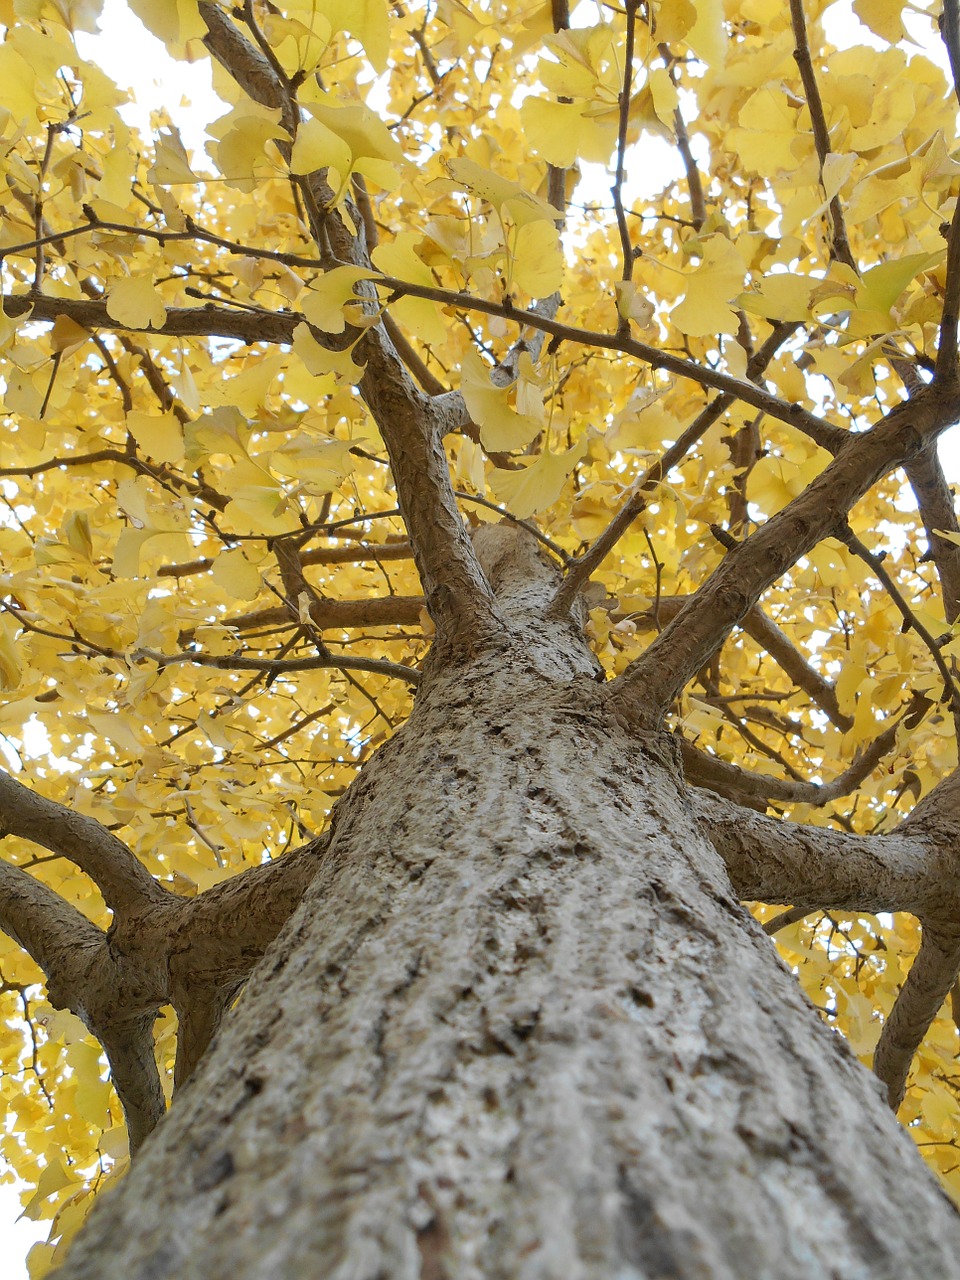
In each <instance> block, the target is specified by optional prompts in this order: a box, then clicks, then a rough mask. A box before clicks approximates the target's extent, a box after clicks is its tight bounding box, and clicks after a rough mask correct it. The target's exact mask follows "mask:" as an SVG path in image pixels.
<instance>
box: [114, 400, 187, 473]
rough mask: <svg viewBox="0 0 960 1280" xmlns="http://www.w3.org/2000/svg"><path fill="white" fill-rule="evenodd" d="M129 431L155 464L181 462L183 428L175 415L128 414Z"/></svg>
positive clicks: (169, 413) (167, 413) (168, 412)
mask: <svg viewBox="0 0 960 1280" xmlns="http://www.w3.org/2000/svg"><path fill="white" fill-rule="evenodd" d="M127 429H128V431H129V432H130V434H131V435H132V436H133V438H134V440H136V442H137V444H138V445H139V446H140V447H141V449H143V451H144V452H145V453H146V454H147V455H148V456H149V457H151V458H153V460H154V461H155V462H179V461H180V459H181V458H182V457H183V427H182V426H181V425H180V420H179V419H178V418H177V416H176V414H175V413H171V412H170V411H169V410H168V411H167V412H166V413H139V412H134V413H128V414H127Z"/></svg>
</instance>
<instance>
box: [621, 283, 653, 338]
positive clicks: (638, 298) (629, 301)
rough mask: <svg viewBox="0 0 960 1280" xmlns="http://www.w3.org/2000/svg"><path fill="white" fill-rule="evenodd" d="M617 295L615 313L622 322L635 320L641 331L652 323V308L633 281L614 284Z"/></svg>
mask: <svg viewBox="0 0 960 1280" xmlns="http://www.w3.org/2000/svg"><path fill="white" fill-rule="evenodd" d="M614 291H615V293H616V295H617V312H618V314H619V315H621V316H622V317H623V318H624V320H635V321H636V322H637V324H638V325H639V326H640V328H641V329H646V328H647V327H648V326H649V325H650V324H651V323H652V321H653V312H654V306H653V303H652V302H651V301H650V299H649V298H648V297H647V295H646V294H645V293H641V291H640V288H639V286H638V285H637V283H636V281H634V280H617V281H616V282H615V284H614Z"/></svg>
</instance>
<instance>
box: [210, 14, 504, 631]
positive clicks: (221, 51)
mask: <svg viewBox="0 0 960 1280" xmlns="http://www.w3.org/2000/svg"><path fill="white" fill-rule="evenodd" d="M200 13H201V15H202V17H203V19H204V21H205V22H206V24H207V27H208V30H209V35H208V36H207V37H206V38H205V43H206V45H207V47H208V48H209V49H210V52H211V53H212V54H213V56H214V57H215V58H217V60H218V61H219V62H220V63H221V64H222V65H223V66H224V67H225V69H226V70H227V71H228V72H229V73H230V74H231V75H232V76H233V77H234V79H235V80H236V81H237V83H238V84H239V85H240V86H241V87H242V88H243V89H245V90H246V91H247V92H248V93H250V94H251V96H253V97H255V98H256V99H257V100H258V101H260V102H262V103H265V104H266V105H268V106H271V107H279V108H281V110H283V109H284V107H285V105H286V104H287V102H288V94H287V87H286V86H285V85H284V84H283V82H282V80H281V79H280V78H279V77H278V75H277V73H276V71H275V70H274V68H273V67H271V66H270V63H269V62H268V61H267V59H265V58H264V56H263V54H262V52H260V51H259V50H257V49H255V48H254V47H253V46H252V45H250V43H249V41H247V40H246V39H245V37H244V36H243V35H242V34H241V32H240V31H239V30H238V29H237V28H236V27H235V26H234V24H233V23H232V22H231V21H230V20H229V18H227V17H226V15H225V14H224V13H223V12H222V11H221V10H220V9H218V8H217V7H216V6H214V5H212V4H210V3H209V2H208V0H201V4H200ZM293 123H294V124H296V123H297V121H296V119H294V120H293ZM284 149H285V144H284V145H283V146H282V147H281V150H284ZM301 186H302V189H303V191H304V194H305V196H306V197H307V198H308V199H307V202H308V206H311V207H312V209H313V212H312V216H311V221H312V223H313V232H314V237H315V239H316V240H317V244H318V248H319V249H320V251H321V255H322V254H323V253H324V249H325V246H326V245H327V244H329V247H330V248H331V249H332V250H333V254H334V256H335V258H336V259H337V260H338V261H341V262H345V263H350V264H353V265H355V266H361V267H363V268H365V269H370V267H371V263H370V258H369V254H368V252H367V248H366V245H365V244H364V243H363V240H362V238H361V236H360V234H359V232H358V233H354V232H353V231H351V230H349V229H348V227H347V225H346V223H345V222H344V219H343V218H342V217H341V216H340V214H339V213H338V212H337V210H336V209H335V208H334V193H333V192H332V191H331V189H330V188H329V186H328V185H327V182H326V179H325V176H324V175H323V174H321V173H316V174H312V175H310V176H309V178H307V179H305V180H304V182H303V183H302V184H301ZM354 214H356V217H354V216H353V215H354ZM351 222H352V224H353V226H354V227H361V228H362V225H363V224H362V219H361V218H360V215H359V213H357V211H356V210H355V209H353V210H352V211H351ZM359 288H360V296H361V298H364V299H365V300H366V305H367V309H368V311H369V312H370V314H371V316H378V315H379V311H380V307H379V303H378V302H377V299H376V290H375V289H372V288H371V287H370V286H369V284H368V283H367V282H362V283H361V285H360V286H359ZM358 353H359V355H360V356H361V358H362V359H363V360H364V362H365V363H364V369H363V373H362V375H361V376H360V377H359V379H358V382H357V389H358V390H359V392H360V395H361V396H362V397H363V399H364V400H365V401H366V404H367V406H368V408H369V409H370V412H371V413H372V415H373V418H374V420H375V422H376V424H377V427H378V428H379V430H380V434H381V435H382V436H383V440H384V443H385V444H386V446H387V452H388V454H389V456H390V466H391V470H392V472H393V478H394V482H395V484H396V486H397V496H398V499H399V505H400V509H401V511H402V513H403V517H404V520H405V522H406V525H407V529H408V530H409V533H410V541H411V544H412V546H413V549H414V557H415V560H416V564H417V569H418V571H419V574H420V580H421V582H422V583H423V589H424V595H425V597H426V602H427V609H428V610H429V612H430V614H431V616H432V618H433V620H434V622H435V624H436V627H437V634H438V639H441V640H447V641H450V642H451V643H454V644H455V645H458V646H465V647H466V648H471V647H473V646H474V645H475V644H477V643H478V642H480V641H481V640H482V639H483V638H485V637H489V636H492V635H494V634H496V633H498V632H499V631H500V630H501V629H502V626H503V620H502V619H501V618H500V616H499V612H498V610H497V607H496V602H495V600H494V597H493V594H492V592H491V591H490V588H489V585H488V584H487V582H486V580H485V578H484V576H483V572H482V571H481V569H480V566H479V564H478V562H477V558H476V555H475V554H474V551H473V546H472V544H471V542H470V538H469V535H468V533H467V530H466V527H465V525H464V522H463V519H462V517H461V515H460V512H459V510H458V508H457V504H456V499H455V498H454V496H453V488H452V485H451V482H450V471H449V467H448V464H447V459H446V455H445V453H444V451H443V446H442V434H443V419H442V418H441V417H440V415H438V414H437V413H436V412H435V411H434V409H433V401H432V400H431V398H430V397H429V396H427V395H426V394H425V393H424V392H422V391H421V390H420V389H419V388H418V387H417V386H416V384H415V383H414V381H413V379H412V378H411V376H410V373H409V372H408V370H407V367H406V365H405V364H404V363H403V361H402V360H401V358H400V356H399V355H398V354H397V350H396V348H395V346H394V345H393V343H392V342H391V340H390V338H389V336H388V335H387V333H386V330H385V329H384V326H383V324H382V322H378V323H376V324H374V325H371V327H370V328H368V329H367V330H366V332H365V333H364V334H363V336H362V337H361V339H360V342H359V346H358Z"/></svg>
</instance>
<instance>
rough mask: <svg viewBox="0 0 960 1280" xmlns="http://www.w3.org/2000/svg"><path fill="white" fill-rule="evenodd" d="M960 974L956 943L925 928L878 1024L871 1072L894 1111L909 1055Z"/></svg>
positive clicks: (904, 1082) (958, 943) (959, 948)
mask: <svg viewBox="0 0 960 1280" xmlns="http://www.w3.org/2000/svg"><path fill="white" fill-rule="evenodd" d="M958 971H960V939H958V938H957V937H956V935H942V934H939V933H937V932H936V931H935V930H932V929H929V928H927V927H926V926H925V927H924V930H923V938H922V940H921V943H920V950H919V951H918V952H917V955H916V958H915V959H914V962H913V965H912V966H911V969H910V972H909V973H908V974H907V978H906V981H905V982H904V984H903V986H902V987H901V988H900V991H899V993H898V995H897V998H896V1000H895V1002H894V1005H893V1008H892V1009H891V1010H890V1015H889V1017H888V1018H887V1020H886V1022H885V1023H884V1024H883V1030H882V1031H881V1032H880V1039H879V1040H878V1041H877V1047H876V1050H875V1052H874V1055H873V1070H874V1073H875V1074H876V1076H877V1077H878V1079H879V1080H880V1081H881V1083H882V1084H883V1085H885V1086H886V1090H887V1098H888V1100H889V1102H890V1106H891V1107H892V1108H893V1110H894V1111H896V1110H897V1108H898V1107H899V1106H900V1103H901V1102H902V1101H903V1095H904V1093H905V1091H906V1087H907V1074H908V1073H909V1071H910V1064H911V1062H912V1061H913V1055H914V1054H915V1053H916V1051H917V1049H918V1048H919V1047H920V1044H921V1042H922V1040H923V1037H924V1036H925V1035H926V1034H927V1031H928V1029H929V1027H930V1024H931V1022H933V1020H934V1018H935V1017H936V1016H937V1013H938V1011H939V1009H940V1006H941V1005H942V1004H943V1002H944V1001H945V1000H946V998H947V996H948V995H949V994H950V989H951V987H952V986H953V984H954V982H955V981H956V978H957V973H958Z"/></svg>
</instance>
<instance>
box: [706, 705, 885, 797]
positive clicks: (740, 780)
mask: <svg viewBox="0 0 960 1280" xmlns="http://www.w3.org/2000/svg"><path fill="white" fill-rule="evenodd" d="M899 725H900V720H899V719H897V720H896V721H895V722H894V723H893V724H891V725H889V726H888V728H886V729H884V731H883V733H881V734H878V736H877V737H876V738H874V740H873V741H872V742H871V743H870V744H869V745H868V746H866V747H865V748H864V749H863V750H862V751H859V752H858V753H857V755H856V756H855V757H854V759H853V762H852V763H851V764H850V765H848V767H847V768H846V769H844V771H843V772H842V773H840V774H838V775H837V777H835V778H833V779H832V781H830V782H803V781H798V780H797V779H796V778H774V777H771V776H769V775H768V774H764V773H753V772H752V771H751V770H749V769H743V768H741V767H740V766H739V765H736V764H731V763H730V762H729V761H727V760H720V759H719V758H718V757H717V756H712V755H709V754H708V753H707V752H706V751H701V750H699V749H698V748H697V747H695V746H693V745H692V744H691V743H688V742H684V743H683V746H682V749H683V768H684V773H685V775H686V778H687V780H688V781H689V782H692V783H693V784H694V786H697V787H705V788H706V789H707V790H708V791H713V792H714V793H715V794H716V795H720V796H726V797H727V798H728V799H730V800H735V801H736V802H737V803H739V804H747V805H749V806H750V807H751V808H755V809H760V811H761V812H762V811H763V810H764V809H765V808H766V806H767V804H769V803H771V802H773V803H780V804H809V805H815V806H817V807H818V808H819V807H822V806H823V805H825V804H830V803H831V802H832V801H833V800H839V799H840V797H841V796H846V795H849V794H850V793H851V792H852V791H855V790H856V789H857V787H859V786H860V784H861V783H862V782H863V781H864V779H865V778H869V776H870V774H871V773H873V771H874V769H875V768H876V767H877V765H878V764H879V763H880V761H881V760H882V759H883V757H884V756H885V755H886V754H887V752H888V751H890V750H892V749H893V747H894V745H895V743H896V740H897V729H898V727H899Z"/></svg>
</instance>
